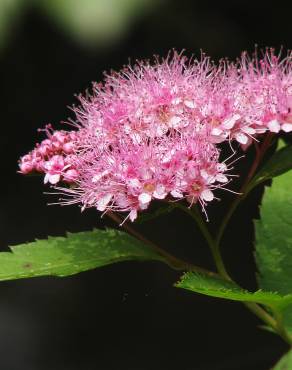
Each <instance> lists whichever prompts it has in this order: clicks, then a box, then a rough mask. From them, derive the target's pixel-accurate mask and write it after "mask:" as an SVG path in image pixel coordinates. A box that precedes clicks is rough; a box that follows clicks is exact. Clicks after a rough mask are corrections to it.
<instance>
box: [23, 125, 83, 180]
mask: <svg viewBox="0 0 292 370" xmlns="http://www.w3.org/2000/svg"><path fill="white" fill-rule="evenodd" d="M45 131H46V133H47V138H46V139H45V140H43V141H42V142H41V143H40V144H37V145H36V147H35V149H33V150H32V151H31V152H30V153H28V154H26V155H25V156H23V157H22V158H21V160H20V164H19V167H20V172H21V173H23V174H25V175H26V174H29V173H32V172H39V173H45V179H44V182H45V183H47V182H49V183H50V184H57V183H58V182H59V181H64V182H69V183H70V182H74V181H75V180H76V179H77V178H78V172H77V170H76V168H75V165H74V162H75V161H74V158H75V155H74V154H73V153H74V152H75V150H74V149H75V141H76V138H77V133H76V132H75V131H71V132H67V131H54V132H52V130H51V125H47V126H46V129H45Z"/></svg>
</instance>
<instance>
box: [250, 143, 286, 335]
mask: <svg viewBox="0 0 292 370" xmlns="http://www.w3.org/2000/svg"><path fill="white" fill-rule="evenodd" d="M289 148H290V147H289ZM291 186H292V171H289V172H287V173H285V174H284V175H281V176H279V177H277V178H276V179H274V180H273V184H272V186H271V187H268V188H266V190H265V194H264V197H263V202H262V205H261V219H260V220H256V221H255V227H256V262H257V266H258V270H259V275H258V281H259V286H260V288H261V289H264V290H269V291H273V292H277V293H278V294H281V295H287V294H291V293H292V192H291ZM278 315H280V316H281V317H282V319H283V324H284V325H285V327H286V329H288V331H289V332H291V333H292V305H290V306H288V307H285V309H283V310H281V312H278Z"/></svg>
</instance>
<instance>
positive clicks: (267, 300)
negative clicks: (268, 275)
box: [176, 272, 292, 309]
mask: <svg viewBox="0 0 292 370" xmlns="http://www.w3.org/2000/svg"><path fill="white" fill-rule="evenodd" d="M176 286H177V287H178V288H183V289H187V290H191V291H193V292H196V293H200V294H204V295H208V296H211V297H217V298H224V299H230V300H233V301H242V302H256V303H260V304H263V305H266V306H270V307H273V308H277V309H278V308H279V309H280V308H281V309H282V308H284V307H286V306H288V305H289V304H291V303H292V294H290V295H285V296H283V295H280V294H276V293H271V292H266V291H262V290H258V291H257V292H249V291H247V290H244V289H241V288H240V287H238V286H237V285H236V284H234V283H232V282H229V281H226V280H223V279H221V278H220V277H217V276H215V275H213V276H212V275H204V274H201V273H197V272H187V273H186V274H184V275H183V277H182V279H181V280H180V281H179V282H178V283H177V284H176Z"/></svg>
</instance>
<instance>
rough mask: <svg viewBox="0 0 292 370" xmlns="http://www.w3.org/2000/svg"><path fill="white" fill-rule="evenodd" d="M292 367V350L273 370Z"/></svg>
mask: <svg viewBox="0 0 292 370" xmlns="http://www.w3.org/2000/svg"><path fill="white" fill-rule="evenodd" d="M290 369H292V350H290V351H289V352H288V353H286V354H285V355H284V356H283V357H282V358H281V359H280V361H279V362H278V363H277V364H276V365H275V366H274V367H273V370H290Z"/></svg>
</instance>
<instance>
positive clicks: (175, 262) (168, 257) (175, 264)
mask: <svg viewBox="0 0 292 370" xmlns="http://www.w3.org/2000/svg"><path fill="white" fill-rule="evenodd" d="M106 215H107V216H108V217H109V218H111V219H112V220H113V221H114V222H116V223H117V224H118V225H119V226H122V227H123V228H124V229H125V230H126V231H127V232H128V233H129V234H131V235H132V236H134V237H136V238H137V239H139V240H140V241H141V242H143V243H144V244H146V245H148V246H149V247H150V248H152V249H153V250H155V251H156V252H157V253H158V254H159V255H161V256H162V257H163V259H164V260H165V261H166V262H167V263H168V265H169V266H170V267H172V268H173V269H175V270H182V271H186V270H191V271H197V272H200V273H204V274H207V275H209V276H215V275H217V274H216V273H215V272H212V271H209V270H206V269H204V268H202V267H199V266H196V265H193V264H190V263H188V262H185V261H183V260H181V259H179V258H177V257H175V256H173V255H172V254H170V253H167V252H166V251H165V250H164V249H162V248H160V247H159V246H158V245H156V244H155V243H153V242H152V241H151V240H148V239H147V238H145V237H144V236H143V235H142V234H141V233H139V232H138V231H137V230H135V229H134V228H133V227H132V226H130V225H129V224H128V223H127V222H123V220H122V218H121V217H119V216H118V215H116V214H115V213H113V212H107V213H106Z"/></svg>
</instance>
